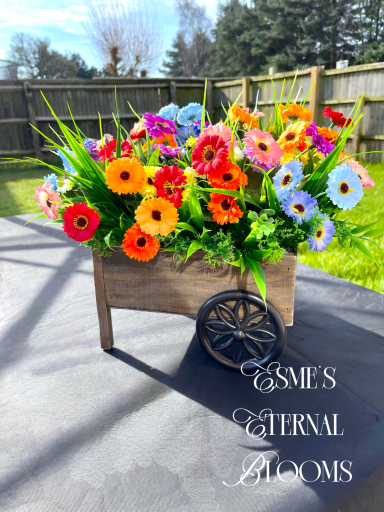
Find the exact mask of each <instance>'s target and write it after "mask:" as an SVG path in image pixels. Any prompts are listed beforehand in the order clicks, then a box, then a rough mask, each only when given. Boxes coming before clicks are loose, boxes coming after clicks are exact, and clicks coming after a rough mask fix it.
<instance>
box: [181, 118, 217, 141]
mask: <svg viewBox="0 0 384 512" xmlns="http://www.w3.org/2000/svg"><path fill="white" fill-rule="evenodd" d="M205 126H206V127H207V126H209V123H207V122H205ZM192 133H193V135H192ZM200 133H201V122H199V123H194V124H192V123H189V124H188V125H185V126H181V127H180V128H178V129H177V135H176V136H175V139H176V140H177V141H178V142H179V143H180V144H185V143H186V141H187V140H188V139H189V137H195V138H197V137H198V136H199V135H200Z"/></svg>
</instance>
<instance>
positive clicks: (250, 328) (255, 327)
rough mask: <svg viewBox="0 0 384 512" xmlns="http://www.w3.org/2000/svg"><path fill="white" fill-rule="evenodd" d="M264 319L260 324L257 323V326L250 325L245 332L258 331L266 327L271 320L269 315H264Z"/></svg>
mask: <svg viewBox="0 0 384 512" xmlns="http://www.w3.org/2000/svg"><path fill="white" fill-rule="evenodd" d="M263 316H264V318H263V319H262V320H260V322H257V323H256V324H253V323H252V322H251V323H250V325H249V327H246V328H245V329H244V330H245V332H252V331H256V330H258V329H260V327H264V325H265V324H266V323H267V322H268V320H269V315H268V313H264V314H263Z"/></svg>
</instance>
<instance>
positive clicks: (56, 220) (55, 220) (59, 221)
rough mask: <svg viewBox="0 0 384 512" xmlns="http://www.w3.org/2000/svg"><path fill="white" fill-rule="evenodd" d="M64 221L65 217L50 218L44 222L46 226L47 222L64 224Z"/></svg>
mask: <svg viewBox="0 0 384 512" xmlns="http://www.w3.org/2000/svg"><path fill="white" fill-rule="evenodd" d="M63 222H64V219H52V220H49V221H48V222H46V223H45V224H44V226H46V225H47V224H62V223H63Z"/></svg>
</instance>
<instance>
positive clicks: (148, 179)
mask: <svg viewBox="0 0 384 512" xmlns="http://www.w3.org/2000/svg"><path fill="white" fill-rule="evenodd" d="M147 183H148V185H153V179H152V178H150V177H149V176H148V178H147Z"/></svg>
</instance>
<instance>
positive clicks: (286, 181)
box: [281, 174, 292, 187]
mask: <svg viewBox="0 0 384 512" xmlns="http://www.w3.org/2000/svg"><path fill="white" fill-rule="evenodd" d="M291 181H292V176H291V175H290V174H286V175H285V176H284V178H283V179H282V180H281V184H282V186H283V187H286V186H287V185H289V184H290V183H291Z"/></svg>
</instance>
